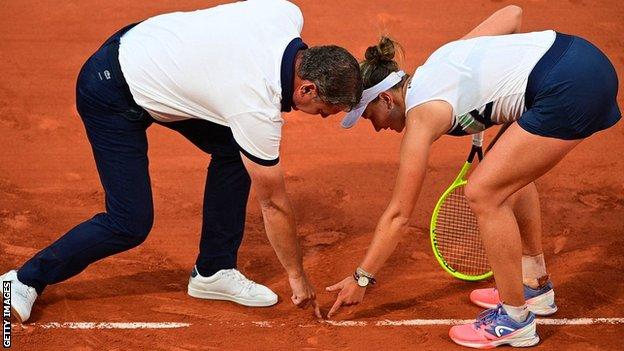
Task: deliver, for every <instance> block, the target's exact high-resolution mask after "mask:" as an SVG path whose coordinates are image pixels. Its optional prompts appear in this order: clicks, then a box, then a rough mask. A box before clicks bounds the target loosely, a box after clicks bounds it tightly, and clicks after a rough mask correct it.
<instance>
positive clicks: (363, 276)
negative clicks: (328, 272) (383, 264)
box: [353, 267, 377, 288]
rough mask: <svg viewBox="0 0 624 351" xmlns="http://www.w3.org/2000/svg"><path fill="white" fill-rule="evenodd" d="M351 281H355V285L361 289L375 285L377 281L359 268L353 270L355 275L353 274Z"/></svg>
mask: <svg viewBox="0 0 624 351" xmlns="http://www.w3.org/2000/svg"><path fill="white" fill-rule="evenodd" d="M353 279H355V281H356V283H357V285H358V286H360V287H362V288H365V287H367V286H369V285H375V283H377V280H376V279H375V278H374V277H373V275H372V274H370V273H368V272H366V271H365V270H363V269H362V268H359V267H358V269H356V270H355V273H353Z"/></svg>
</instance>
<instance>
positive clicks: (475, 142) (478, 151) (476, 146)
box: [429, 132, 492, 281]
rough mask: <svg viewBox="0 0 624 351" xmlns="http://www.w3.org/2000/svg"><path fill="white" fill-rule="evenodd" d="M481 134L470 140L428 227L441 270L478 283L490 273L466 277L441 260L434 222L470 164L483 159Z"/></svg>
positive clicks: (459, 184)
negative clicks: (467, 153) (466, 156)
mask: <svg viewBox="0 0 624 351" xmlns="http://www.w3.org/2000/svg"><path fill="white" fill-rule="evenodd" d="M482 147H483V132H481V133H479V134H476V135H475V136H473V139H472V148H471V149H470V154H469V155H468V159H467V160H466V162H465V163H464V165H463V166H462V168H461V170H460V171H459V174H458V175H457V177H455V180H454V181H453V183H452V184H451V185H450V186H449V187H448V189H446V191H445V192H444V193H443V194H442V196H440V199H438V202H437V203H436V206H435V208H434V209H433V214H432V215H431V224H430V225H429V238H430V239H431V248H432V249H433V254H434V255H435V258H436V260H438V263H439V264H440V266H442V268H443V269H444V270H445V271H446V272H448V273H449V274H450V275H452V276H453V277H455V278H458V279H461V280H466V281H479V280H483V279H487V278H489V277H491V276H492V271H491V270H490V271H488V272H486V273H483V274H480V275H467V274H464V273H461V272H458V271H456V270H455V269H453V267H450V266H449V264H448V263H447V262H446V260H445V259H444V258H443V256H442V254H441V253H440V251H439V250H438V245H437V242H436V236H437V235H436V228H437V225H436V222H437V220H438V215H439V212H440V208H441V207H442V204H443V203H444V201H445V200H446V198H447V197H448V196H449V195H450V194H451V193H453V191H455V189H457V188H459V187H463V186H465V185H466V184H467V183H468V181H467V180H466V179H465V178H464V177H465V176H466V174H467V173H468V171H470V167H471V166H472V162H473V161H474V157H475V156H479V161H481V160H482V159H483V150H482Z"/></svg>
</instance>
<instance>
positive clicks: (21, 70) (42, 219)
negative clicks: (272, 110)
mask: <svg viewBox="0 0 624 351" xmlns="http://www.w3.org/2000/svg"><path fill="white" fill-rule="evenodd" d="M216 3H217V2H215V1H129V0H124V1H114V2H113V1H107V2H106V5H102V2H101V1H94V0H88V1H86V0H85V1H80V2H64V1H61V2H41V1H34V0H21V1H5V2H3V4H2V10H1V12H0V19H1V21H0V43H1V45H0V72H1V79H0V127H1V128H0V140H2V152H1V153H0V235H1V238H0V253H1V254H0V270H1V271H6V270H8V269H10V268H14V267H17V266H19V265H21V264H22V263H23V262H24V261H25V260H26V259H28V258H29V257H30V256H31V255H33V254H34V253H35V252H37V251H38V250H39V249H41V248H43V247H44V246H46V245H48V244H49V243H51V242H52V241H53V240H55V239H56V238H58V237H59V236H60V235H61V234H63V233H65V231H66V230H68V229H69V228H71V227H72V226H74V225H75V224H77V223H79V222H81V221H83V220H85V219H86V218H89V217H90V216H91V215H93V214H94V213H96V212H99V211H101V210H102V208H103V197H102V196H103V194H102V190H101V186H100V184H99V181H98V178H97V173H96V170H95V165H94V162H93V160H92V155H91V150H90V147H89V145H88V143H87V139H86V137H85V133H84V129H83V126H82V124H81V123H80V121H79V118H78V116H77V113H76V111H75V107H74V82H75V77H76V75H77V73H78V70H79V68H80V66H81V65H82V63H83V61H84V60H85V59H86V58H87V57H88V56H89V55H90V54H91V53H92V52H93V51H94V50H95V49H96V48H97V47H98V46H99V45H100V44H101V42H102V41H103V40H104V39H105V38H107V37H108V36H109V35H110V34H111V33H113V32H115V31H116V30H117V29H118V28H120V27H121V26H123V25H125V24H127V23H130V22H133V21H137V20H139V19H142V18H145V17H149V16H152V15H155V14H159V13H163V12H169V11H173V10H190V9H196V8H201V7H207V6H210V5H213V4H216ZM297 3H298V4H299V5H300V6H301V8H302V10H303V13H304V16H305V20H306V24H305V29H304V33H303V37H304V40H306V41H307V42H308V44H312V45H315V44H326V43H335V44H338V45H342V46H344V47H346V48H348V49H349V50H351V51H352V52H354V53H355V55H356V56H357V57H361V56H362V54H363V52H364V50H365V48H366V47H367V46H368V45H371V44H373V43H375V41H376V40H377V38H378V36H379V35H380V34H382V33H389V34H391V35H392V36H393V37H395V38H396V39H397V40H398V41H399V42H401V43H402V44H403V45H404V47H405V49H406V58H405V62H406V64H405V66H406V67H405V68H407V70H409V71H410V72H412V71H413V69H414V68H415V67H416V66H417V65H418V64H419V63H421V62H423V61H424V59H425V58H426V57H427V56H428V54H429V53H431V52H432V51H433V50H435V49H436V48H437V47H439V46H440V45H442V44H443V43H445V42H447V41H450V40H453V39H455V38H458V37H460V36H461V35H463V34H464V33H466V32H467V31H468V30H470V29H471V28H472V27H473V26H475V25H476V24H477V23H479V21H481V20H482V19H484V18H485V17H487V16H488V15H489V14H490V13H492V12H493V11H494V10H496V9H498V8H500V7H502V6H504V5H506V4H507V2H500V1H491V2H490V1H480V2H477V1H470V2H468V1H450V0H443V1H440V0H435V1H434V0H426V1H418V2H416V1H406V0H401V1H399V0H395V1H353V0H349V1H348V2H347V1H327V0H316V1H311V0H310V1H297ZM517 3H518V4H519V5H521V6H523V8H524V10H525V14H524V30H526V31H531V30H540V29H547V28H553V29H556V30H559V31H562V32H567V33H573V34H577V35H581V36H584V37H585V38H587V39H589V40H590V41H592V42H593V43H595V44H597V45H598V46H599V47H600V48H601V49H603V50H604V51H605V52H606V54H607V55H608V56H609V57H610V59H611V60H612V62H613V63H614V65H615V67H616V69H617V71H618V72H619V76H620V80H621V81H624V37H622V34H621V33H623V32H624V7H623V6H622V5H621V3H620V2H619V1H582V0H573V1H572V0H571V1H562V0H558V1H517ZM620 90H621V91H622V90H624V89H622V84H621V85H620ZM620 96H622V95H621V94H620ZM619 102H620V106H624V99H623V98H622V97H620V99H619ZM286 118H287V121H288V123H287V124H286V127H285V130H284V138H283V139H284V142H283V147H282V152H283V153H282V160H283V163H284V165H285V168H286V170H287V181H288V189H289V192H290V194H291V196H292V200H293V203H294V206H295V208H296V212H297V218H298V223H299V233H300V235H301V241H302V243H303V245H304V247H305V266H306V267H307V269H308V272H309V274H310V276H311V278H312V280H313V281H314V282H315V284H316V287H317V291H318V293H319V301H320V302H321V304H322V306H323V308H324V310H325V312H326V311H327V310H328V308H329V307H330V306H331V303H332V302H333V299H334V295H333V294H329V293H326V292H323V287H324V286H327V285H329V284H333V283H335V282H337V281H338V280H340V279H342V278H344V277H345V276H347V275H348V274H350V273H351V272H352V271H353V268H354V267H355V266H356V264H357V263H358V262H359V260H360V258H361V257H362V255H363V253H364V251H365V248H366V245H367V243H368V242H369V240H370V238H371V233H372V230H373V229H374V226H375V223H376V220H377V218H378V216H379V215H380V214H381V212H382V211H383V209H384V206H385V205H386V203H387V201H388V200H389V198H390V193H391V189H392V186H393V182H394V176H395V174H396V170H397V159H398V157H397V151H398V146H399V141H400V139H401V136H400V135H398V134H393V133H380V134H375V133H374V131H373V130H372V128H371V127H370V126H369V125H367V123H361V124H360V125H358V126H357V127H355V128H354V129H353V130H351V131H349V132H347V131H343V130H341V129H340V128H339V125H338V121H339V117H332V118H329V119H328V120H321V119H320V118H318V117H313V116H307V115H302V114H299V113H292V114H290V115H288V116H287V117H286ZM490 136H491V135H490ZM149 138H150V148H151V149H150V161H151V172H152V173H151V174H152V181H153V188H154V197H155V208H156V222H155V226H154V229H153V232H152V233H151V236H150V237H149V238H148V240H147V241H146V242H145V243H144V244H143V245H142V246H140V247H139V248H137V249H134V250H132V251H130V252H126V253H124V254H121V255H118V256H114V257H112V258H108V259H106V260H104V261H101V262H99V263H97V264H94V265H93V266H91V267H89V268H88V269H87V270H86V271H85V272H84V273H83V274H81V275H79V276H78V277H75V278H73V279H71V280H69V281H67V282H65V283H62V284H59V285H56V286H51V287H49V288H48V289H47V290H46V293H45V294H44V295H43V296H42V297H41V298H40V299H39V300H38V301H37V304H36V306H35V309H34V311H33V315H32V321H34V322H37V323H46V322H77V321H98V322H99V321H112V322H135V321H136V322H162V321H168V322H188V323H192V326H191V327H189V328H185V329H178V330H147V331H145V330H143V331H141V330H139V331H119V330H97V331H74V330H43V329H40V328H30V329H28V330H27V331H22V332H20V333H17V334H15V335H14V339H13V347H14V349H17V350H200V349H202V350H203V349H218V350H222V349H236V350H249V349H258V350H275V349H307V350H324V349H353V350H363V349H396V350H401V349H422V350H455V349H463V348H460V347H457V346H455V345H453V344H452V343H451V341H450V340H449V339H448V337H447V330H448V327H447V326H437V327H373V326H370V327H354V328H345V327H332V326H328V325H321V324H318V326H316V325H315V321H314V318H313V317H312V314H311V312H310V311H309V310H307V311H302V310H299V309H296V308H294V307H293V306H292V304H291V303H290V301H289V296H290V295H289V293H290V290H289V287H288V284H287V282H286V280H285V274H284V273H283V271H282V268H281V266H280V264H279V262H278V261H277V259H276V257H275V255H274V254H273V252H272V249H271V247H270V245H269V243H268V241H267V239H266V236H265V234H264V230H263V226H262V218H261V215H260V212H259V209H258V206H257V205H256V202H255V201H254V200H253V199H252V200H251V201H250V205H249V215H248V224H247V233H246V236H245V240H244V243H243V246H242V248H241V252H240V255H239V256H240V261H239V267H240V269H241V270H242V271H243V272H244V273H246V274H247V275H248V276H249V277H251V278H253V279H255V280H257V281H259V282H262V283H264V284H266V285H268V286H269V287H271V288H272V289H274V290H275V291H276V292H277V293H278V294H279V295H280V300H281V301H280V303H279V304H278V305H277V306H275V307H273V308H266V309H251V308H244V307H241V306H237V305H234V304H231V303H226V302H207V301H201V300H196V299H192V298H190V297H188V296H187V295H186V283H187V277H188V274H189V271H190V269H191V267H192V265H193V262H194V260H195V256H196V252H197V249H196V247H197V245H198V241H199V234H198V233H199V228H200V222H201V201H202V192H203V182H204V178H205V173H206V167H207V164H208V161H209V156H207V155H204V154H202V153H201V152H200V151H198V150H196V149H195V148H194V147H193V146H192V145H191V144H190V143H189V142H187V141H186V140H185V139H183V138H182V137H181V136H179V135H177V134H175V133H173V132H171V131H169V130H166V129H165V128H161V127H158V126H153V127H152V128H150V131H149ZM468 145H469V140H468V139H456V138H451V137H445V138H443V139H442V140H441V141H439V142H438V143H437V144H436V145H435V146H434V150H433V155H434V156H433V157H432V159H431V162H430V166H429V174H428V178H427V181H426V183H425V188H424V190H423V193H422V195H421V200H420V203H419V205H418V207H417V210H416V211H415V213H414V216H413V221H412V224H413V226H412V229H411V231H410V233H409V235H408V236H407V237H406V238H405V239H404V240H403V242H402V244H401V245H400V246H399V248H398V249H397V251H396V253H395V254H394V256H392V258H391V259H390V261H389V262H388V264H387V265H386V267H385V268H384V269H383V270H382V271H381V273H380V274H379V281H380V284H378V286H376V287H375V288H373V289H371V290H369V292H368V294H367V296H366V298H365V301H364V304H363V305H361V306H358V307H355V308H351V309H348V310H344V311H343V312H342V313H341V314H340V316H339V317H340V318H341V319H347V320H357V321H377V320H382V319H414V318H472V317H474V316H475V314H477V313H478V312H479V311H480V309H479V308H477V307H475V306H471V305H470V303H469V301H468V293H469V292H470V290H471V289H473V288H477V287H485V286H488V285H489V284H491V283H489V282H483V283H476V284H471V283H465V282H460V281H457V280H454V279H453V278H451V277H450V276H448V275H447V274H446V273H444V272H443V271H442V269H441V268H440V267H439V266H438V264H437V263H436V261H435V259H434V257H433V255H432V253H431V251H430V247H429V242H428V221H429V216H430V214H431V211H432V209H433V206H434V204H435V201H436V199H437V197H438V196H439V194H440V193H441V192H442V191H443V190H444V189H445V188H446V186H447V185H448V184H449V183H450V182H451V181H452V179H453V178H454V177H455V175H456V172H457V171H458V168H459V167H460V166H461V164H462V162H463V159H464V157H465V154H466V150H467V148H468V147H469V146H468ZM623 150H624V124H623V123H620V124H619V125H617V126H616V127H615V128H612V129H611V130H608V131H606V132H603V133H600V134H598V135H596V136H594V137H592V138H590V139H589V140H587V141H585V142H583V143H582V144H581V145H580V146H579V147H578V148H577V149H576V150H575V151H573V152H572V153H571V154H570V155H569V156H568V157H567V158H566V159H565V160H564V161H563V162H562V163H561V164H560V165H559V166H558V167H556V168H555V169H554V170H553V171H552V172H550V173H549V174H548V175H546V176H545V177H543V178H542V179H541V180H540V181H539V182H538V188H539V190H540V192H541V199H542V212H543V215H544V231H545V235H544V242H545V252H546V259H547V264H548V265H549V269H550V271H551V273H552V276H553V278H554V281H555V284H556V290H557V297H558V303H559V306H560V311H559V312H558V313H557V314H556V315H555V317H558V318H564V317H567V318H576V317H624V278H623V277H624V268H623V267H624V258H623V257H624V238H623V236H622V234H623V233H624V198H623V194H624V181H623V180H622V177H621V175H620V172H622V170H623V169H624V160H623V158H622V155H623V152H622V151H623ZM347 312H348V313H347ZM251 321H271V322H275V323H278V324H282V323H284V324H285V325H284V326H281V327H275V328H259V327H257V326H254V325H252V324H251V323H250V322H251ZM241 322H244V323H245V325H237V323H238V324H240V323H241ZM298 324H313V325H314V326H312V327H307V328H301V327H297V325H298ZM538 330H539V333H540V336H541V337H542V340H543V341H542V342H541V344H540V345H539V346H538V347H536V349H540V350H621V349H622V348H623V345H624V341H622V338H623V337H624V325H603V326H599V327H595V326H594V327H588V326H540V327H539V329H538Z"/></svg>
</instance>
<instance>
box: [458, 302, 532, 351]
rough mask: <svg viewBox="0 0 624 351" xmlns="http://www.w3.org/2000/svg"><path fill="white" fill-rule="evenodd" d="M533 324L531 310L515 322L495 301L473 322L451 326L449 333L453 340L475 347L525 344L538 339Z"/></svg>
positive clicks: (528, 344) (519, 345) (520, 345)
mask: <svg viewBox="0 0 624 351" xmlns="http://www.w3.org/2000/svg"><path fill="white" fill-rule="evenodd" d="M535 326H536V323H535V315H534V314H533V313H532V312H529V315H528V317H527V318H526V320H525V321H524V322H522V323H519V322H516V321H515V320H514V319H513V318H511V317H510V316H509V315H508V314H507V312H506V311H505V309H504V308H503V306H502V305H501V304H499V305H497V306H496V307H495V308H492V309H489V310H485V311H483V312H482V313H481V314H479V316H478V317H477V320H476V322H474V323H468V324H463V325H456V326H454V327H452V328H451V330H449V336H450V337H451V340H453V341H454V342H455V343H456V344H459V345H462V346H466V347H472V348H477V349H491V348H494V347H497V346H501V345H509V346H512V347H528V346H533V345H537V343H539V340H540V339H539V336H538V335H537V332H536V330H535Z"/></svg>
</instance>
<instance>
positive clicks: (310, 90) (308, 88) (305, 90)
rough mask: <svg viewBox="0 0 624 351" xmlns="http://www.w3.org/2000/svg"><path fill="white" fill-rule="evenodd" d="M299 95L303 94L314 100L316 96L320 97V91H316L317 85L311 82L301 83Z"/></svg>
mask: <svg viewBox="0 0 624 351" xmlns="http://www.w3.org/2000/svg"><path fill="white" fill-rule="evenodd" d="M298 92H299V94H301V96H302V97H303V96H305V95H310V96H309V97H310V98H314V97H316V96H318V90H317V89H316V84H314V83H312V82H310V81H307V80H305V81H303V82H302V83H301V85H300V86H299V89H298Z"/></svg>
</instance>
